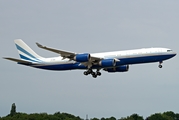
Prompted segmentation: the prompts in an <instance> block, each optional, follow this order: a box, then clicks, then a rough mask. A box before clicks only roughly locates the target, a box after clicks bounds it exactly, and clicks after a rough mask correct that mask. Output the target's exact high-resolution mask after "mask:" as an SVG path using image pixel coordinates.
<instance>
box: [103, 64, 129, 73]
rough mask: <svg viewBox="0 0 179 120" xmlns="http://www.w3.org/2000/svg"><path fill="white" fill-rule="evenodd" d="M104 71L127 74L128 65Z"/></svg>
mask: <svg viewBox="0 0 179 120" xmlns="http://www.w3.org/2000/svg"><path fill="white" fill-rule="evenodd" d="M104 70H105V71H108V72H127V71H128V70H129V65H122V66H119V67H114V68H106V69H104Z"/></svg>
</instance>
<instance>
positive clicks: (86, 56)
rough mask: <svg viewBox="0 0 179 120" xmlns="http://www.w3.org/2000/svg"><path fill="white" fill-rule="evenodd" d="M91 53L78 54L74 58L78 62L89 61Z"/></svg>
mask: <svg viewBox="0 0 179 120" xmlns="http://www.w3.org/2000/svg"><path fill="white" fill-rule="evenodd" d="M90 57H91V56H90V54H89V53H83V54H77V55H76V56H75V57H74V60H75V61H77V62H88V61H89V60H90Z"/></svg>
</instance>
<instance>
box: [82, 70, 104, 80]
mask: <svg viewBox="0 0 179 120" xmlns="http://www.w3.org/2000/svg"><path fill="white" fill-rule="evenodd" d="M89 74H91V75H92V76H93V77H94V78H97V76H101V72H99V70H96V72H93V70H92V69H88V70H87V71H84V75H89Z"/></svg>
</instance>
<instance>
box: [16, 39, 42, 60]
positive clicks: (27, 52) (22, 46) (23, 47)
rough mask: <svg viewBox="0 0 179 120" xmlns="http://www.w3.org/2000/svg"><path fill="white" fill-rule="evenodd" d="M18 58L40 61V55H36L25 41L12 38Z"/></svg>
mask: <svg viewBox="0 0 179 120" xmlns="http://www.w3.org/2000/svg"><path fill="white" fill-rule="evenodd" d="M14 42H15V45H16V47H17V50H18V52H19V55H20V58H21V59H23V60H28V61H31V62H40V61H41V60H40V58H42V57H41V56H39V55H37V54H36V53H35V52H34V51H33V50H32V49H31V48H30V47H29V46H28V45H27V44H26V43H25V42H23V41H22V40H21V39H16V40H14Z"/></svg>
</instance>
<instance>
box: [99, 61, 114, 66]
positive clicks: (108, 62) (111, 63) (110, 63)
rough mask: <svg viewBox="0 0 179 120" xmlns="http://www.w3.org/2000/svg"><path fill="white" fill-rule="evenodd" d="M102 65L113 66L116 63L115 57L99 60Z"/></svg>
mask: <svg viewBox="0 0 179 120" xmlns="http://www.w3.org/2000/svg"><path fill="white" fill-rule="evenodd" d="M99 65H100V66H102V67H114V66H115V65H116V60H115V59H103V60H101V61H100V62H99Z"/></svg>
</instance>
